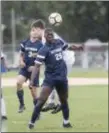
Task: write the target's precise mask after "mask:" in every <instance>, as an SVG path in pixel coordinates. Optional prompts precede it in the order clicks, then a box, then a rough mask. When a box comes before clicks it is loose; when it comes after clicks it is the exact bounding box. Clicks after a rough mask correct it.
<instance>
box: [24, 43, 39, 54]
mask: <svg viewBox="0 0 109 133" xmlns="http://www.w3.org/2000/svg"><path fill="white" fill-rule="evenodd" d="M38 50H39V46H38V45H37V44H32V45H30V44H27V45H26V46H25V52H27V53H28V52H30V51H31V52H38Z"/></svg>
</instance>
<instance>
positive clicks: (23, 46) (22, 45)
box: [20, 40, 27, 53]
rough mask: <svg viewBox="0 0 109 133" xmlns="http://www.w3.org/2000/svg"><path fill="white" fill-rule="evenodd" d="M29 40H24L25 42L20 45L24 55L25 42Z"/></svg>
mask: <svg viewBox="0 0 109 133" xmlns="http://www.w3.org/2000/svg"><path fill="white" fill-rule="evenodd" d="M26 41H27V40H24V41H22V42H21V43H20V52H22V53H24V52H25V42H26Z"/></svg>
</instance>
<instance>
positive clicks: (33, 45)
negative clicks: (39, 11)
mask: <svg viewBox="0 0 109 133" xmlns="http://www.w3.org/2000/svg"><path fill="white" fill-rule="evenodd" d="M44 28H45V23H44V22H43V21H42V20H36V21H35V22H33V24H32V25H31V30H30V37H29V38H28V39H26V40H24V41H22V42H21V44H20V46H21V48H20V61H19V65H20V71H19V75H18V78H17V85H16V86H17V97H18V99H19V103H20V106H19V111H18V112H19V113H21V112H23V111H24V109H25V104H24V91H23V88H22V85H23V84H24V82H25V81H27V80H28V79H29V80H30V77H31V72H32V69H33V68H34V61H35V58H36V55H37V52H38V51H39V49H40V48H41V47H42V46H43V44H42V42H41V41H40V38H39V37H41V35H42V31H43V30H44ZM38 86H39V73H38V74H37V75H36V77H35V80H34V84H33V86H32V87H31V88H30V90H31V94H32V97H33V103H34V105H35V104H36V103H37V93H36V88H37V87H38Z"/></svg>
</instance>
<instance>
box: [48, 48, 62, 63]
mask: <svg viewBox="0 0 109 133" xmlns="http://www.w3.org/2000/svg"><path fill="white" fill-rule="evenodd" d="M49 58H50V59H53V60H56V61H59V60H61V59H62V58H63V56H62V48H61V47H55V48H52V49H50V51H49Z"/></svg>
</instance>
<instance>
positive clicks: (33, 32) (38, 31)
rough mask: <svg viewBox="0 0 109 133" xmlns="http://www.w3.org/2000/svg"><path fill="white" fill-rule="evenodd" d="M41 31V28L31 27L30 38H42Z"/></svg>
mask: <svg viewBox="0 0 109 133" xmlns="http://www.w3.org/2000/svg"><path fill="white" fill-rule="evenodd" d="M42 31H43V30H42V29H41V28H38V27H37V28H36V27H33V28H32V29H31V31H30V36H31V37H33V38H41V37H42Z"/></svg>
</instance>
